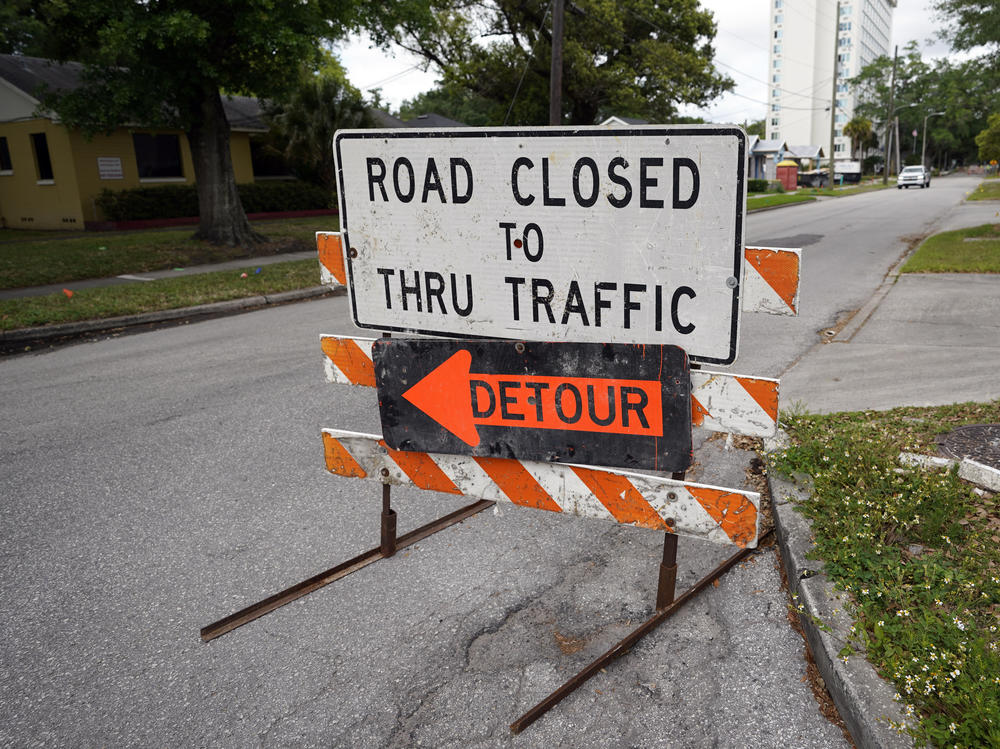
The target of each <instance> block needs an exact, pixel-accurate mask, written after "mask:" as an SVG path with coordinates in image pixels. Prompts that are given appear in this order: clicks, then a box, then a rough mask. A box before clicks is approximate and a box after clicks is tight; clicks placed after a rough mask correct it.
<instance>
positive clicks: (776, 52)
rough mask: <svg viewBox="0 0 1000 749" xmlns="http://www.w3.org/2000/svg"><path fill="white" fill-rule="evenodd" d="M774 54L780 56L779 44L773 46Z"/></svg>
mask: <svg viewBox="0 0 1000 749" xmlns="http://www.w3.org/2000/svg"><path fill="white" fill-rule="evenodd" d="M774 54H776V55H778V54H781V45H780V44H775V45H774Z"/></svg>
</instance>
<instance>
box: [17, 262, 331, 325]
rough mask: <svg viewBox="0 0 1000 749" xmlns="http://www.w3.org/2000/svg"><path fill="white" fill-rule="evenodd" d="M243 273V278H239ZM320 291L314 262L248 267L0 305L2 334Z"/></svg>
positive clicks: (84, 290)
mask: <svg viewBox="0 0 1000 749" xmlns="http://www.w3.org/2000/svg"><path fill="white" fill-rule="evenodd" d="M258 271H259V272H258ZM242 273H246V274H247V277H246V278H241V277H240V276H241V274H242ZM318 285H319V262H318V260H292V261H289V262H284V263H273V264H270V265H263V266H260V267H259V268H258V267H257V266H254V265H252V264H248V265H247V266H246V267H245V268H241V269H238V270H231V271H217V272H214V273H200V274H198V275H194V276H179V277H177V278H169V279H164V280H162V281H147V282H142V283H130V284H122V285H118V286H105V287H101V288H96V289H81V290H80V291H76V292H74V293H73V295H72V296H71V297H70V296H67V295H66V294H48V295H46V296H37V297H27V298H24V299H11V300H0V330H17V329H19V328H30V327H36V326H41V325H50V324H54V323H65V322H76V321H79V320H97V319H102V318H108V317H118V316H120V315H134V314H138V313H140V312H152V311H156V310H166V309H179V308H182V307H192V306H195V305H198V304H208V303H210V302H223V301H227V300H229V299H241V298H244V297H251V296H258V295H260V294H277V293H279V292H282V291H292V290H294V289H305V288H309V287H311V286H318Z"/></svg>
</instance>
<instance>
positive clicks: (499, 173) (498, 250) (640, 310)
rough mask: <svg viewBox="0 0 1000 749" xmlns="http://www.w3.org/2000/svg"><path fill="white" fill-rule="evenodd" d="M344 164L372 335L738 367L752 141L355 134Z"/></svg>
mask: <svg viewBox="0 0 1000 749" xmlns="http://www.w3.org/2000/svg"><path fill="white" fill-rule="evenodd" d="M334 151H335V155H336V159H337V175H338V186H339V188H340V189H339V193H340V210H341V214H340V215H341V222H342V232H343V240H344V242H345V244H346V247H347V252H346V254H347V268H346V271H347V282H348V287H349V290H350V295H351V308H352V314H353V317H354V321H355V323H356V324H357V325H359V326H360V327H363V328H373V329H379V330H389V331H408V332H416V333H426V334H436V335H450V336H455V337H459V338H472V337H480V338H512V339H523V340H539V341H573V342H593V343H648V344H673V345H677V346H681V347H682V348H684V349H685V351H687V353H688V355H689V356H690V357H691V358H692V359H696V360H700V361H705V362H715V363H720V364H728V363H731V362H732V361H733V360H734V359H735V358H736V355H737V350H738V335H739V313H740V290H741V284H742V279H743V230H744V224H745V215H746V200H745V195H746V180H745V169H746V135H745V133H744V132H743V131H742V130H741V129H739V128H734V127H721V126H714V125H707V126H678V127H661V126H648V127H635V128H627V129H614V130H609V129H605V128H597V127H594V128H584V127H580V128H523V129H506V128H488V129H478V130H472V129H449V130H446V131H440V130H437V131H431V130H418V129H412V130H410V129H406V130H383V131H379V130H356V131H354V130H346V131H339V132H338V133H337V134H336V136H335V139H334Z"/></svg>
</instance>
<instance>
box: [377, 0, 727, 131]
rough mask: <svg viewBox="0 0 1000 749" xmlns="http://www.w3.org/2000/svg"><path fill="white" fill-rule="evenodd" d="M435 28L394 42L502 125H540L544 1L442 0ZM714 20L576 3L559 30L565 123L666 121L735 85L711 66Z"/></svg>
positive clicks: (668, 4)
mask: <svg viewBox="0 0 1000 749" xmlns="http://www.w3.org/2000/svg"><path fill="white" fill-rule="evenodd" d="M436 5H437V12H436V15H435V18H436V23H435V24H433V25H430V26H422V27H416V26H409V25H407V24H403V25H402V26H401V27H400V31H399V33H398V34H397V35H396V40H397V41H398V42H399V43H400V44H401V45H402V46H403V47H405V48H407V49H409V50H411V51H413V52H416V53H417V54H419V55H421V56H423V57H424V58H425V59H426V60H428V61H429V63H430V64H432V65H433V66H435V67H436V68H437V70H438V72H440V74H441V75H442V79H443V84H444V88H445V90H452V87H458V88H459V89H461V90H463V91H466V92H468V93H469V94H470V95H473V96H475V97H480V98H481V99H484V100H486V101H488V102H490V103H491V107H492V108H493V109H495V110H499V111H502V112H504V121H505V122H506V123H507V124H531V125H539V124H547V123H548V111H549V104H548V102H549V72H550V62H549V61H550V55H551V50H552V34H551V29H552V17H551V5H552V3H551V2H550V1H549V0H441V1H440V2H438V3H436ZM715 30H716V27H715V22H714V20H713V18H712V14H711V13H710V12H708V11H706V10H704V9H702V8H701V7H700V6H699V5H698V2H697V0H618V1H617V2H610V1H609V0H574V2H571V3H567V4H566V14H565V29H564V32H563V91H562V121H563V122H565V123H566V124H574V125H591V124H594V123H596V122H599V121H600V120H602V119H604V118H605V117H607V116H610V115H613V114H614V115H618V116H626V117H638V118H643V119H646V120H650V121H656V122H665V121H669V120H671V119H672V118H674V117H675V116H676V114H677V110H678V106H679V105H681V104H696V105H706V104H708V103H709V102H711V101H712V100H713V99H714V98H716V97H717V96H718V95H719V94H721V93H723V92H724V91H727V90H729V89H731V88H732V87H733V82H732V80H731V79H729V78H728V77H727V76H724V75H722V74H720V73H719V72H718V71H717V70H716V69H715V68H714V66H713V64H712V58H713V55H714V51H713V48H712V40H713V38H714V36H715Z"/></svg>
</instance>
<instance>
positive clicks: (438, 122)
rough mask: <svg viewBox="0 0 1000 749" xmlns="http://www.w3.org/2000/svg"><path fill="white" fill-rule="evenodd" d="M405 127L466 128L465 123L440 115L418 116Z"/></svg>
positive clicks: (405, 123) (404, 124) (406, 123)
mask: <svg viewBox="0 0 1000 749" xmlns="http://www.w3.org/2000/svg"><path fill="white" fill-rule="evenodd" d="M403 127H466V125H465V123H464V122H459V121H458V120H452V119H450V118H448V117H444V116H442V115H440V114H434V113H433V112H432V113H430V114H418V115H417V116H416V117H414V118H413V119H412V120H407V121H406V122H404V123H403Z"/></svg>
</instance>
